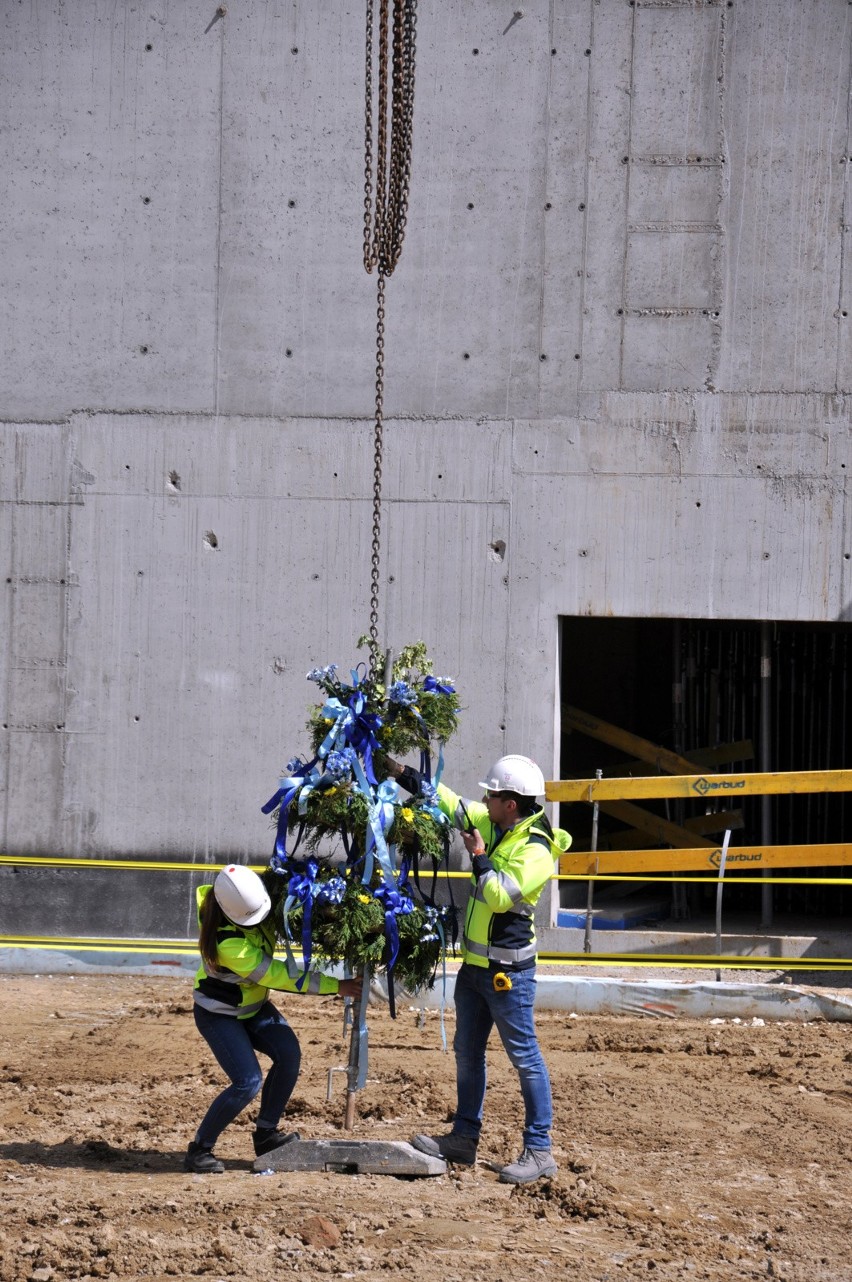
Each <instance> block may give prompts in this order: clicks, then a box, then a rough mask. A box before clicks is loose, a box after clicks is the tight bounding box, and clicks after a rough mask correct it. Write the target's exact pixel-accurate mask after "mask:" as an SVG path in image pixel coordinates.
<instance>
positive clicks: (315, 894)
mask: <svg viewBox="0 0 852 1282" xmlns="http://www.w3.org/2000/svg"><path fill="white" fill-rule="evenodd" d="M304 869H305V871H304V872H301V873H300V872H294V873H293V875H292V876H291V878H290V881H289V883H288V885H287V898H286V900H285V901H284V908H283V911H282V918H283V921H284V935H285V947H286V951H287V970H288V973H290V974H291V975H292V973H293V972H292V970H291V963H292V965H293V966H295V959H294V958H293V952H292V949H291V947H290V943H291V940H292V935H291V934H290V913H291V912H292V911H293V909H294V908H295V906H296V905H297V904H301V905H302V964H303V968H304V969H303V972H302V975H301V976H300V978H299V979H298V981H297V983H296V987H297V988H299V989H301V987H302V985H303V984H304V982H305V979H306V977H307V974H308V971H309V970H310V965H311V955H312V952H313V940H312V937H311V935H312V922H313V906H314V903H318V904H319V903H329V904H339V903H340V901H341V900H342V899H343V895H344V892H345V890H346V883H345V881H344V880H343V878H342V877H338V876H333V877H330V878H329V879H328V880H327V881H317V872H318V870H319V864H318V863H317V861H316V860H315V859H309V860H308V861H307V862H306V863H305V865H304Z"/></svg>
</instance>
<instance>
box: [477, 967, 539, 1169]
mask: <svg viewBox="0 0 852 1282" xmlns="http://www.w3.org/2000/svg"><path fill="white" fill-rule="evenodd" d="M509 973H510V977H511V980H512V987H511V988H510V989H509V991H508V992H503V993H497V992H495V991H494V971H493V970H488V969H487V968H486V967H484V966H470V965H468V964H464V965H462V966H461V967H460V969H459V973H458V975H457V976H456V994H455V1005H456V1035H455V1038H454V1039H453V1050H454V1051H455V1055H456V1089H457V1095H458V1103H457V1108H456V1114H455V1119H454V1121H453V1131H454V1132H455V1133H456V1134H457V1135H467V1136H470V1137H471V1138H472V1139H477V1140H478V1139H479V1132H480V1130H481V1129H482V1107H483V1104H484V1102H485V1086H486V1072H485V1047H486V1045H487V1044H488V1038H489V1035H490V1033H491V1029H492V1028H493V1026H494V1025H495V1024H496V1025H497V1032H498V1033H499V1034H500V1039H501V1041H502V1042H503V1046H504V1048H505V1050H506V1054H507V1055H508V1056H509V1059H510V1061H511V1063H512V1065H513V1067H514V1068H515V1069H516V1070H517V1073H518V1077H519V1078H520V1081H521V1094H522V1096H523V1099H524V1148H550V1127H551V1125H552V1122H553V1103H552V1100H551V1095H550V1077H549V1075H548V1072H547V1066H546V1065H545V1062H544V1059H543V1058H542V1054H541V1051H540V1050H539V1045H538V1038H537V1037H536V1033H535V1023H534V1020H533V1006H534V1004H535V967H532V968H531V969H529V970H515V971H511V972H509Z"/></svg>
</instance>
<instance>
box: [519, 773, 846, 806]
mask: <svg viewBox="0 0 852 1282" xmlns="http://www.w3.org/2000/svg"><path fill="white" fill-rule="evenodd" d="M544 789H545V797H546V798H547V800H548V801H587V802H590V803H591V802H595V801H627V800H631V801H638V800H643V799H644V800H645V801H649V800H651V799H658V800H659V799H662V798H666V797H670V798H677V797H681V798H689V799H690V800H692V801H695V800H696V799H698V800H700V801H706V800H707V799H708V798H710V799H712V800H714V801H715V800H725V801H731V800H739V798H740V797H756V796H763V795H767V794H770V793H772V794H777V793H803V792H852V770H798V771H797V770H791V771H786V772H785V773H783V774H782V773H769V774H757V773H755V774H743V775H733V774H731V775H709V774H708V775H650V776H648V777H645V778H639V779H634V778H630V779H550V780H548V781H547V783H546V784H545V785H544Z"/></svg>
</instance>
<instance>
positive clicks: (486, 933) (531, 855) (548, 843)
mask: <svg viewBox="0 0 852 1282" xmlns="http://www.w3.org/2000/svg"><path fill="white" fill-rule="evenodd" d="M438 804H439V805H440V807H441V810H442V811H443V812H444V814H445V815H446V816H447V817H448V819H450V820H451V821H452V823H453V824H454V826H455V827H456V828H459V829H460V830H461V831H462V832H467V831H469V830H470V827H471V825H472V826H473V827H474V828H478V829H479V831H480V833H481V834H482V838H483V841H484V842H485V854H484V855H477V856H474V858H473V860H472V873H471V884H470V898H469V899H468V903H467V911H466V913H465V923H464V933H463V936H462V957H463V959H464V961H465V962H467V963H468V965H470V966H490V965H491V964H492V963H497V964H498V965H499V966H500V967H503V968H506V967H508V968H510V969H511V968H512V967H514V968H515V969H522V968H526V967H528V966H533V965H535V958H536V951H537V944H536V936H535V906H536V904H537V902H538V900H539V898H540V896H541V892H542V890H543V889H544V887H545V886H546V884H547V882H548V881H549V880H550V878H551V876H552V875H553V864H554V861H555V860H556V859H558V857H559V855H560V854H561V853H562V852H563V851H564V850H567V849H568V847H569V846H570V845H571V837H570V836H569V834H568V833H567V832H566V831H565V830H564V828H551V826H550V823H549V821H548V819H547V816H546V815H545V813H544V811H543V810H538V811H536V813H535V814H533V815H529V816H527V817H526V818H525V819H521V820H519V821H518V823H516V824H515V826H514V828H509V829H508V830H507V831H506V832H501V831H500V829H499V828H496V827H494V826H493V825H492V824H491V821H490V820H489V818H488V809H487V807H486V806H485V804H484V803H483V802H481V801H468V800H467V799H466V798H461V797H459V796H458V795H457V794H456V793H454V792H452V791H451V790H450V789H449V788H448V787H446V785H445V784H439V785H438Z"/></svg>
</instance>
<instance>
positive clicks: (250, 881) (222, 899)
mask: <svg viewBox="0 0 852 1282" xmlns="http://www.w3.org/2000/svg"><path fill="white" fill-rule="evenodd" d="M213 894H214V895H215V896H216V902H217V903H218V905H219V907H220V908H221V909H222V912H223V913H224V914H225V916H226V917H227V918H228V919H229V920H230V921H232V922H234V923H235V924H236V925H237V926H256V925H257V923H258V922H259V921H263V919H264V917H265V916H266V915H267V913H268V912H269V910H270V908H271V907H272V901H271V900H270V898H269V895H268V894H267V892H266V887H265V886H264V884H263V882H262V881H261V880H260V878H259V877H258V875H257V873H256V872H252V870H251V868H245V867H244V866H243V865H242V864H229V865H228V867H227V868H223V869H222V871H221V872H220V873H219V874H218V876H217V877H216V880H215V881H214V882H213Z"/></svg>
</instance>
